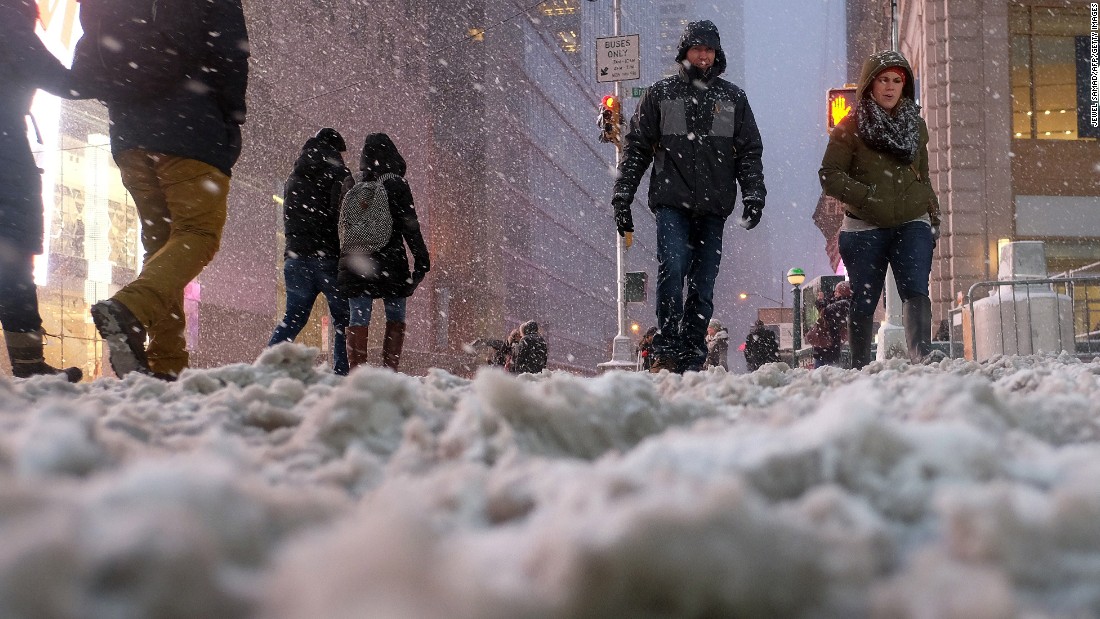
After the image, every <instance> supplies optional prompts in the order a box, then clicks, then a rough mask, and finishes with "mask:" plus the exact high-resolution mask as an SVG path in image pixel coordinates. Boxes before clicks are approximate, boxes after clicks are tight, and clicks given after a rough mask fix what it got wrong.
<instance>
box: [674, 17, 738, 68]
mask: <svg viewBox="0 0 1100 619" xmlns="http://www.w3.org/2000/svg"><path fill="white" fill-rule="evenodd" d="M696 45H706V46H707V47H709V48H711V49H713V50H714V75H721V74H722V72H724V71H725V70H726V53H725V52H723V51H722V37H721V36H719V34H718V26H715V25H714V22H712V21H710V20H707V19H704V20H703V21H693V22H690V23H689V24H688V25H687V26H686V27H684V33H683V34H682V35H680V47H679V49H678V50H677V52H676V62H677V63H678V64H680V63H683V62H684V59H685V58H687V53H688V50H689V49H691V48H692V47H695V46H696Z"/></svg>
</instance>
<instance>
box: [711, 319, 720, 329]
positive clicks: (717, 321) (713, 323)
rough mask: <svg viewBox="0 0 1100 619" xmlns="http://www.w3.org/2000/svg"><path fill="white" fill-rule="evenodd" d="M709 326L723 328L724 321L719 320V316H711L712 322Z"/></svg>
mask: <svg viewBox="0 0 1100 619" xmlns="http://www.w3.org/2000/svg"><path fill="white" fill-rule="evenodd" d="M708 326H709V327H710V328H711V329H721V328H722V323H721V322H719V320H718V319H717V318H711V319H710V324H709V325H708Z"/></svg>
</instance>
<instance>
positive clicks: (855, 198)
mask: <svg viewBox="0 0 1100 619" xmlns="http://www.w3.org/2000/svg"><path fill="white" fill-rule="evenodd" d="M890 67H898V68H900V69H902V70H903V71H905V86H904V87H903V88H902V96H903V97H907V98H909V99H911V100H915V97H914V94H915V92H916V91H915V89H914V87H913V70H912V69H911V68H910V67H909V63H908V62H907V61H906V60H905V58H904V57H903V56H902V55H901V54H899V53H897V52H892V51H887V52H879V53H877V54H874V55H873V56H871V57H870V58H868V59H867V62H865V63H864V64H863V72H862V75H861V76H860V83H859V91H858V92H859V95H860V97H869V96H871V95H870V91H871V83H872V82H873V81H874V79H875V76H876V75H878V74H879V73H881V72H882V71H883V70H884V69H887V68H890ZM919 121H920V125H919V126H920V142H919V143H920V147H919V148H918V149H917V157H916V160H914V161H913V163H912V164H906V163H904V162H902V161H901V160H899V159H898V158H897V157H895V156H893V155H891V154H888V153H883V152H880V151H876V150H874V149H872V148H871V147H869V146H868V145H867V143H866V142H864V140H863V139H862V138H861V137H860V136H859V128H858V123H857V122H856V114H855V110H853V111H852V112H851V113H850V114H848V116H847V117H845V118H844V120H842V121H841V122H840V123H839V124H838V125H837V126H836V127H834V128H833V131H832V133H831V134H830V135H829V145H828V147H826V149H825V156H824V157H823V158H822V160H821V170H820V171H819V172H818V174H819V176H820V178H821V187H822V189H824V190H825V194H826V195H828V196H831V197H833V198H836V199H837V200H840V201H841V202H843V203H844V205H845V207H846V210H847V212H848V214H849V215H854V216H855V217H857V218H859V219H861V220H863V221H865V222H867V223H868V224H871V225H873V226H877V227H880V228H893V227H896V226H900V225H901V224H903V223H905V222H907V221H912V220H914V219H919V218H920V217H923V216H924V215H926V214H927V215H928V217H929V218H930V220H931V222H932V225H933V226H938V225H939V224H940V217H939V213H940V207H939V201H938V200H937V199H936V194H935V192H934V191H933V190H932V184H931V183H930V182H929V180H928V127H927V125H926V124H925V123H924V119H919Z"/></svg>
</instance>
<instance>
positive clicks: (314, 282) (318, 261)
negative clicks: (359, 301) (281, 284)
mask: <svg viewBox="0 0 1100 619" xmlns="http://www.w3.org/2000/svg"><path fill="white" fill-rule="evenodd" d="M337 270H338V260H337V259H336V258H287V259H286V262H285V264H284V265H283V278H284V279H285V280H286V316H285V317H284V318H283V320H282V322H280V323H279V326H278V327H276V328H275V333H272V334H271V341H270V342H268V343H267V345H268V346H272V345H274V344H278V343H279V342H291V341H293V340H294V338H296V337H298V334H299V333H301V332H302V328H303V327H305V326H306V322H307V321H308V320H309V313H310V312H311V311H312V310H313V302H314V301H315V300H316V299H317V295H318V294H324V295H325V299H326V300H327V301H328V311H329V314H330V315H331V316H332V328H333V330H334V331H335V332H336V341H335V342H334V343H333V349H332V371H333V372H335V373H336V374H339V375H341V376H343V375H346V374H347V373H348V350H347V345H346V343H345V339H344V328H345V327H347V326H348V313H349V311H350V310H349V307H348V299H347V297H345V296H344V295H343V294H341V293H340V289H339V288H338V287H337V286H336V272H337Z"/></svg>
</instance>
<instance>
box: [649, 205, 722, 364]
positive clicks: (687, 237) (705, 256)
mask: <svg viewBox="0 0 1100 619" xmlns="http://www.w3.org/2000/svg"><path fill="white" fill-rule="evenodd" d="M656 215H657V263H658V267H657V328H658V331H657V334H656V335H655V336H653V351H654V355H655V356H656V357H658V358H662V359H668V358H672V359H675V360H676V361H677V362H678V363H679V364H680V367H681V368H688V367H692V366H699V367H700V368H701V367H702V365H703V361H704V360H705V359H706V357H707V344H706V337H707V324H708V323H709V322H710V318H711V315H712V314H714V280H715V279H717V277H718V265H719V263H720V262H721V261H722V232H723V228H725V225H726V221H725V220H724V219H722V218H721V217H717V216H714V215H704V216H692V215H691V214H690V213H688V212H687V211H684V210H682V209H677V208H668V207H660V208H658V209H657V213H656Z"/></svg>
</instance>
